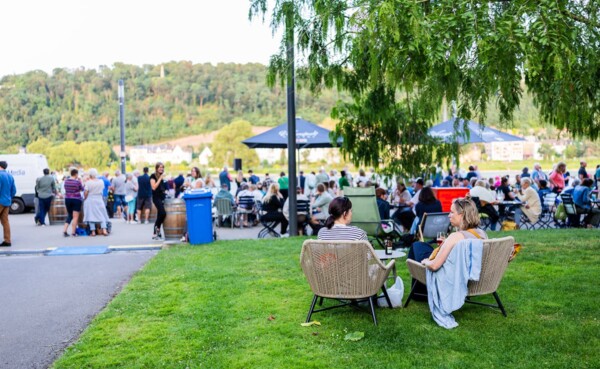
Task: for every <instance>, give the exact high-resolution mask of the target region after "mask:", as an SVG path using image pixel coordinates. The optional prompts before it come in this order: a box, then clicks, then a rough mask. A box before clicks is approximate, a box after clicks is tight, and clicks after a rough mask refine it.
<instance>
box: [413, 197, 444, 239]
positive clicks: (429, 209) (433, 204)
mask: <svg viewBox="0 0 600 369" xmlns="http://www.w3.org/2000/svg"><path fill="white" fill-rule="evenodd" d="M441 211H442V203H441V202H440V200H438V199H436V198H435V194H434V193H433V190H432V189H431V187H423V189H422V190H421V193H420V194H419V202H418V203H417V205H416V206H415V212H416V213H417V216H416V218H415V220H414V222H413V224H412V227H411V230H410V233H412V234H415V233H416V232H417V227H418V226H419V223H420V222H421V219H423V214H425V213H439V212H441Z"/></svg>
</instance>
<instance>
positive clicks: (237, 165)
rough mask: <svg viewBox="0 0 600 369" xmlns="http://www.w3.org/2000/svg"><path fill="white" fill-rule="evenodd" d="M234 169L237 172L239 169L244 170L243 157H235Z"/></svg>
mask: <svg viewBox="0 0 600 369" xmlns="http://www.w3.org/2000/svg"><path fill="white" fill-rule="evenodd" d="M233 169H234V170H235V171H236V172H237V171H238V170H242V159H240V158H235V159H233Z"/></svg>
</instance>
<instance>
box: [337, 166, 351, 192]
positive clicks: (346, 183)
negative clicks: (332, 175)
mask: <svg viewBox="0 0 600 369" xmlns="http://www.w3.org/2000/svg"><path fill="white" fill-rule="evenodd" d="M339 182H340V183H339V187H340V191H344V187H350V181H349V180H348V176H347V173H346V171H345V170H342V171H341V172H340V179H339Z"/></svg>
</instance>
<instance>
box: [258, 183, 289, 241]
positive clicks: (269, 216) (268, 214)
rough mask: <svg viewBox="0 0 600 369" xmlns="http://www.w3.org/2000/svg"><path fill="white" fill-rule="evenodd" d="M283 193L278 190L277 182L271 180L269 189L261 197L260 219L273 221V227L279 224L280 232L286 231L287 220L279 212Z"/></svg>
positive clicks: (284, 232)
mask: <svg viewBox="0 0 600 369" xmlns="http://www.w3.org/2000/svg"><path fill="white" fill-rule="evenodd" d="M283 203H284V200H283V195H282V194H281V193H280V192H279V184H277V183H275V182H273V183H271V185H270V186H269V191H268V192H267V194H266V195H265V197H263V199H262V210H263V212H264V214H263V215H262V217H261V218H262V220H263V221H266V222H275V225H274V226H273V227H276V226H277V224H281V234H282V235H284V234H286V233H287V227H288V221H287V219H286V218H285V216H284V215H283V213H282V212H281V209H282V208H283Z"/></svg>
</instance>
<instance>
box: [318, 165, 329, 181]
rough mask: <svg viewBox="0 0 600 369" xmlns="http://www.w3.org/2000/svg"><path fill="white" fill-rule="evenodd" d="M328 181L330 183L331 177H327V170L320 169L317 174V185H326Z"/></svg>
mask: <svg viewBox="0 0 600 369" xmlns="http://www.w3.org/2000/svg"><path fill="white" fill-rule="evenodd" d="M328 181H329V176H328V175H327V172H326V171H325V169H323V168H321V169H319V174H317V184H319V183H325V182H328Z"/></svg>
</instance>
